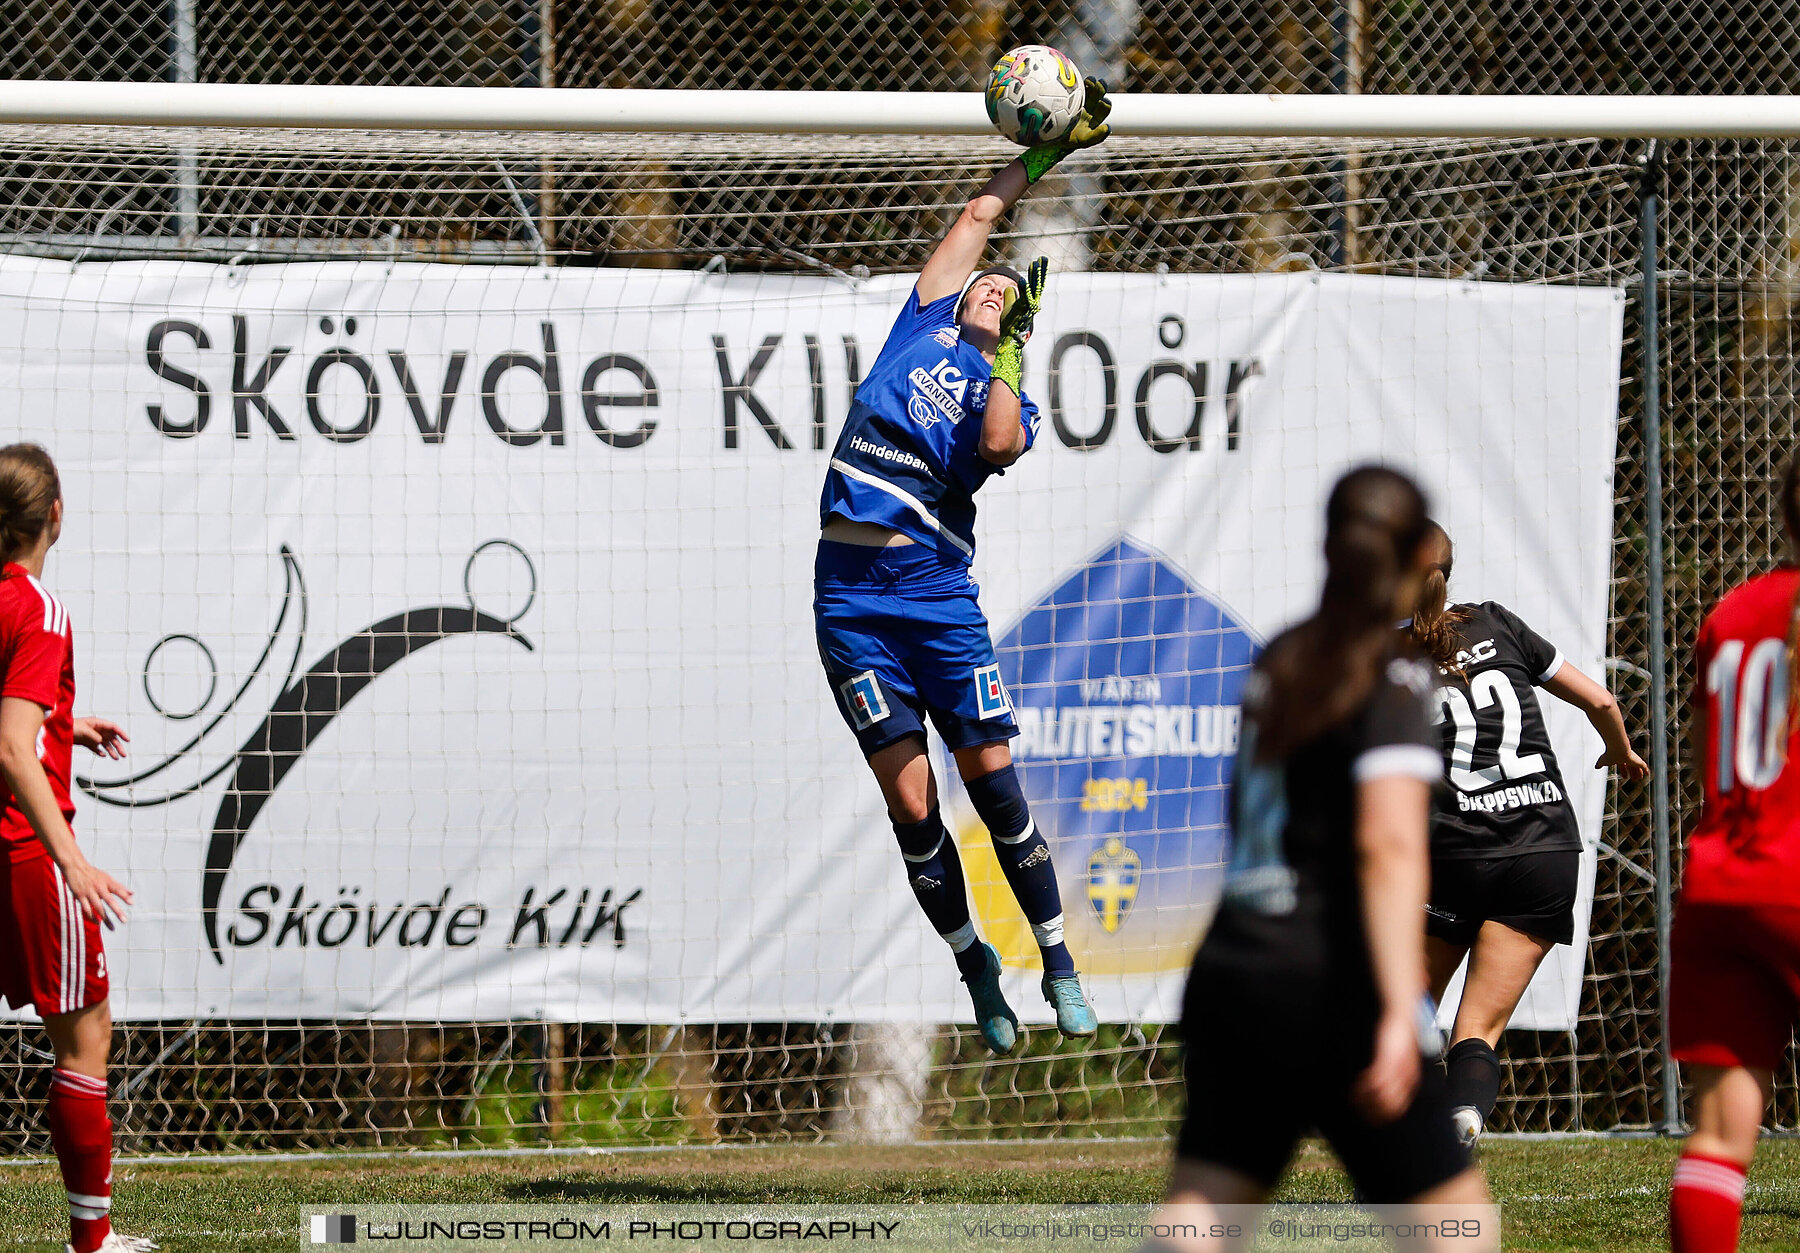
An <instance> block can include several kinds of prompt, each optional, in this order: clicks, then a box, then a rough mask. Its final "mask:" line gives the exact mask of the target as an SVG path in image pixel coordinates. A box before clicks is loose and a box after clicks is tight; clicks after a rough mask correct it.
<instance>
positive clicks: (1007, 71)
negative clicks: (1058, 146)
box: [984, 44, 1087, 148]
mask: <svg viewBox="0 0 1800 1253" xmlns="http://www.w3.org/2000/svg"><path fill="white" fill-rule="evenodd" d="M984 94H985V96H986V98H987V111H988V118H989V119H990V120H991V121H992V122H993V123H994V125H995V126H997V127H999V128H1000V133H1001V134H1002V135H1005V136H1006V137H1007V138H1008V139H1010V140H1012V141H1013V142H1014V143H1015V144H1020V145H1022V146H1024V147H1026V148H1029V147H1031V146H1032V145H1033V144H1041V143H1045V142H1047V141H1049V140H1052V139H1061V138H1062V137H1063V136H1064V135H1067V134H1068V133H1069V131H1070V130H1072V129H1073V128H1074V126H1075V120H1076V119H1077V118H1079V117H1080V116H1081V109H1082V106H1083V105H1084V104H1086V103H1087V90H1086V88H1084V87H1083V86H1082V82H1081V71H1080V70H1079V69H1077V68H1075V62H1073V61H1071V60H1069V58H1068V57H1066V56H1064V55H1063V54H1062V53H1060V52H1058V51H1057V50H1056V49H1055V48H1047V47H1045V46H1044V45H1043V44H1026V45H1024V46H1023V47H1020V48H1014V49H1013V50H1012V51H1011V52H1009V53H1007V54H1006V55H1005V56H1003V57H1001V58H1000V59H999V60H998V61H996V62H994V72H993V73H991V74H989V75H988V81H987V91H986V92H985V93H984Z"/></svg>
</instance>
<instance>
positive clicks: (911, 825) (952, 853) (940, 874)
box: [894, 808, 987, 976]
mask: <svg viewBox="0 0 1800 1253" xmlns="http://www.w3.org/2000/svg"><path fill="white" fill-rule="evenodd" d="M894 838H895V839H897V840H899V841H900V855H901V856H902V857H904V858H905V859H906V882H907V886H909V887H911V888H912V891H913V898H914V899H915V900H917V901H918V902H919V908H920V909H922V910H924V911H925V916H926V917H927V918H929V919H930V920H931V926H932V929H933V930H935V931H936V932H937V933H938V934H939V935H941V936H943V937H944V942H945V943H946V944H948V945H949V946H950V951H951V952H953V953H954V954H956V968H957V969H958V970H960V971H962V973H963V974H964V975H966V976H974V975H978V974H980V973H981V972H982V971H984V970H986V969H987V951H986V950H985V949H984V948H982V946H981V940H980V938H979V937H978V936H977V935H976V934H975V924H974V923H973V922H971V921H970V920H969V893H968V889H967V888H966V887H964V886H963V869H962V858H961V857H959V856H957V853H956V841H955V840H952V839H951V838H950V832H949V831H947V830H945V829H944V820H943V818H942V816H941V815H940V814H939V812H938V810H936V809H935V808H934V809H933V810H932V811H931V812H930V813H928V814H926V815H925V817H924V818H923V819H922V820H920V821H918V822H896V823H894Z"/></svg>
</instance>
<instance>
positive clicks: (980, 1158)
mask: <svg viewBox="0 0 1800 1253" xmlns="http://www.w3.org/2000/svg"><path fill="white" fill-rule="evenodd" d="M1676 1151H1677V1144H1676V1143H1675V1142H1673V1141H1662V1140H1592V1139H1582V1140H1560V1141H1548V1142H1520V1141H1491V1142H1489V1144H1488V1145H1487V1146H1485V1147H1484V1149H1483V1150H1482V1155H1481V1156H1482V1162H1483V1165H1484V1166H1485V1167H1486V1169H1487V1172H1488V1178H1489V1181H1490V1183H1491V1184H1492V1186H1493V1189H1494V1192H1495V1195H1496V1197H1497V1199H1498V1200H1499V1202H1500V1205H1501V1211H1502V1223H1503V1229H1504V1232H1505V1245H1506V1247H1507V1248H1508V1249H1520V1250H1569V1251H1571V1253H1575V1251H1580V1253H1591V1251H1593V1250H1606V1251H1607V1253H1612V1251H1615V1250H1616V1251H1617V1253H1638V1251H1640V1250H1642V1251H1645V1253H1648V1251H1649V1250H1661V1249H1666V1248H1667V1247H1668V1240H1667V1234H1666V1230H1665V1222H1664V1211H1665V1205H1666V1198H1667V1195H1668V1180H1669V1169H1670V1166H1671V1164H1672V1162H1673V1159H1674V1156H1675V1153H1676ZM1167 1154H1168V1149H1167V1147H1166V1145H1163V1144H1160V1143H1110V1144H1109V1143H1104V1142H1089V1143H1081V1142H1070V1141H1060V1142H1040V1143H1021V1142H1018V1141H1012V1142H1008V1143H1004V1144H991V1145H977V1144H967V1143H962V1144H948V1143H947V1144H941V1145H924V1146H919V1147H913V1148H891V1149H888V1148H852V1147H845V1146H827V1145H812V1146H805V1147H792V1148H746V1149H724V1150H712V1151H706V1150H668V1151H657V1152H648V1153H610V1154H609V1153H602V1154H597V1155H593V1156H585V1155H584V1156H579V1157H563V1156H558V1157H549V1156H533V1157H517V1158H493V1157H479V1158H477V1157H464V1158H454V1157H431V1158H411V1159H408V1158H406V1157H394V1158H384V1159H380V1160H368V1159H347V1160H340V1161H305V1162H282V1161H280V1160H277V1159H272V1160H270V1161H267V1162H258V1163H253V1164H237V1163H234V1164H228V1165H218V1164H213V1163H210V1162H208V1161H207V1160H206V1159H204V1158H200V1159H192V1160H185V1161H183V1160H166V1161H157V1162H149V1163H145V1162H135V1163H130V1164H122V1165H121V1166H120V1167H119V1170H118V1176H119V1177H118V1181H117V1183H116V1184H115V1192H116V1197H117V1200H116V1202H115V1204H116V1210H115V1214H116V1216H117V1218H118V1221H119V1226H120V1229H121V1230H124V1231H126V1232H128V1233H133V1234H137V1233H141V1234H145V1235H150V1236H154V1237H155V1238H156V1239H157V1240H158V1241H160V1243H161V1244H162V1247H163V1248H164V1249H167V1250H170V1253H201V1251H202V1250H205V1251H207V1253H235V1251H237V1250H246V1251H247V1250H263V1249H291V1248H293V1247H294V1246H295V1241H296V1239H297V1238H298V1236H299V1234H300V1233H299V1230H298V1228H297V1226H296V1218H295V1211H296V1209H297V1207H299V1206H301V1205H308V1206H312V1205H317V1206H327V1205H329V1206H332V1207H333V1208H345V1207H350V1206H353V1205H354V1204H356V1203H358V1202H362V1203H372V1202H390V1203H398V1202H407V1201H413V1202H421V1203H440V1204H442V1203H457V1202H462V1203H470V1204H495V1203H500V1204H531V1203H546V1204H548V1203H556V1202H581V1203H588V1204H592V1203H602V1204H604V1203H609V1202H627V1201H671V1202H698V1203H705V1202H715V1201H716V1202H739V1203H755V1202H789V1203H823V1202H838V1203H854V1202H883V1203H887V1202H907V1201H939V1202H971V1203H1004V1202H1023V1203H1053V1202H1083V1201H1086V1202H1118V1203H1131V1202H1146V1201H1151V1200H1154V1199H1155V1198H1156V1197H1157V1196H1158V1195H1159V1192H1160V1189H1161V1186H1162V1180H1163V1171H1164V1169H1165V1167H1166V1164H1167ZM1349 1194H1350V1189H1349V1184H1348V1182H1347V1181H1346V1180H1345V1177H1344V1175H1343V1174H1342V1173H1341V1172H1340V1171H1339V1170H1338V1169H1337V1166H1336V1163H1335V1161H1334V1159H1332V1157H1331V1156H1330V1155H1329V1153H1327V1152H1326V1151H1325V1150H1323V1149H1322V1148H1319V1147H1315V1146H1308V1147H1307V1148H1306V1149H1305V1150H1304V1151H1303V1153H1302V1154H1301V1156H1300V1158H1299V1159H1298V1161H1297V1162H1296V1164H1295V1167H1294V1169H1293V1170H1292V1171H1290V1172H1289V1175H1288V1177H1287V1179H1286V1181H1285V1182H1284V1184H1283V1187H1282V1197H1283V1199H1288V1200H1296V1201H1343V1200H1347V1199H1348V1197H1349ZM64 1212H65V1210H64V1205H63V1197H62V1188H61V1185H60V1181H59V1180H58V1178H57V1175H56V1169H55V1167H54V1166H53V1165H47V1164H31V1165H19V1164H9V1163H6V1162H0V1248H10V1249H19V1250H25V1251H29V1253H39V1251H40V1250H41V1251H43V1253H57V1251H59V1250H61V1248H62V1231H63V1217H62V1216H63V1214H64ZM1742 1248H1743V1249H1744V1250H1746V1251H1747V1253H1749V1251H1754V1253H1777V1251H1778V1250H1779V1251H1782V1253H1794V1251H1795V1250H1800V1141H1796V1140H1771V1141H1765V1142H1764V1144H1763V1146H1762V1150H1761V1152H1760V1153H1759V1154H1758V1158H1757V1163H1756V1166H1755V1168H1754V1169H1753V1170H1752V1171H1751V1175H1750V1188H1749V1193H1748V1195H1747V1196H1746V1198H1745V1203H1744V1238H1743V1244H1742Z"/></svg>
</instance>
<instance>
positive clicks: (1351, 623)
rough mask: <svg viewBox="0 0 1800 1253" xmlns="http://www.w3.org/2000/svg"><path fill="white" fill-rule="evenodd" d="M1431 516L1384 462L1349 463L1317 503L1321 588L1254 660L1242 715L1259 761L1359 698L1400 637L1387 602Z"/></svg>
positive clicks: (1332, 722) (1324, 725) (1338, 718)
mask: <svg viewBox="0 0 1800 1253" xmlns="http://www.w3.org/2000/svg"><path fill="white" fill-rule="evenodd" d="M1429 525H1430V519H1429V518H1427V516H1426V508H1425V496H1424V493H1422V492H1421V491H1420V490H1419V489H1418V487H1417V485H1415V484H1414V483H1413V481H1412V480H1411V479H1409V478H1407V477H1406V476H1405V475H1403V474H1399V473H1397V472H1395V471H1393V470H1389V469H1387V468H1385V467H1383V466H1364V467H1362V468H1361V469H1357V470H1352V471H1350V473H1348V474H1346V475H1345V476H1344V477H1343V478H1341V479H1339V480H1338V482H1337V486H1336V487H1334V488H1332V491H1331V499H1330V500H1329V501H1328V502H1327V503H1326V506H1325V591H1324V593H1323V595H1321V596H1320V598H1319V609H1318V612H1317V613H1315V614H1314V615H1313V616H1312V617H1310V618H1308V619H1307V620H1306V621H1305V622H1302V623H1301V624H1300V625H1299V626H1297V627H1294V628H1293V629H1292V630H1290V631H1288V632H1286V633H1285V634H1283V635H1282V636H1281V638H1279V639H1278V640H1276V641H1275V642H1274V643H1273V644H1271V645H1270V646H1269V649H1268V651H1267V652H1265V653H1264V654H1263V656H1262V659H1261V660H1260V661H1259V662H1258V663H1257V668H1258V670H1259V671H1260V672H1261V680H1260V681H1259V682H1258V683H1256V684H1254V685H1253V690H1254V691H1255V692H1256V697H1255V699H1254V700H1253V701H1252V702H1251V703H1252V706H1253V707H1252V708H1251V710H1250V713H1251V715H1252V716H1253V717H1254V718H1255V720H1256V755H1257V757H1258V758H1260V759H1262V760H1265V761H1268V760H1274V759H1278V758H1282V757H1286V756H1287V755H1288V754H1289V753H1291V752H1292V751H1293V750H1294V749H1296V748H1298V747H1299V746H1300V745H1302V744H1305V743H1306V742H1307V741H1309V740H1311V739H1313V738H1314V737H1315V736H1318V735H1319V734H1321V733H1322V732H1324V731H1327V730H1329V729H1330V728H1331V727H1333V726H1336V725H1337V724H1338V723H1339V722H1342V721H1343V720H1344V719H1345V718H1347V717H1349V716H1350V715H1351V714H1352V713H1354V712H1355V711H1356V708H1357V707H1358V706H1359V705H1360V704H1362V702H1363V701H1364V700H1366V699H1367V698H1368V695H1369V693H1370V692H1371V691H1373V690H1374V687H1375V683H1376V681H1377V679H1378V678H1379V677H1380V675H1381V671H1382V668H1383V666H1385V665H1386V663H1387V662H1388V660H1389V659H1390V658H1392V657H1393V656H1394V654H1395V651H1396V649H1397V648H1399V647H1400V646H1401V645H1402V640H1403V637H1402V636H1401V635H1400V634H1399V633H1398V632H1397V631H1395V629H1394V617H1395V613H1394V610H1395V606H1396V603H1397V602H1398V600H1399V597H1400V593H1401V591H1402V589H1403V588H1404V586H1405V580H1406V577H1407V575H1408V573H1409V572H1410V571H1411V570H1412V568H1413V563H1414V561H1416V560H1417V557H1418V552H1419V545H1420V543H1421V542H1423V540H1424V539H1425V536H1426V528H1427V527H1428V526H1429Z"/></svg>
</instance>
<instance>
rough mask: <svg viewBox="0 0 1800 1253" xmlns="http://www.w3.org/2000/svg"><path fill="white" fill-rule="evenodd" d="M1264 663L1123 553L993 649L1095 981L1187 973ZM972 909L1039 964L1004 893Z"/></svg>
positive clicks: (1134, 546)
mask: <svg viewBox="0 0 1800 1253" xmlns="http://www.w3.org/2000/svg"><path fill="white" fill-rule="evenodd" d="M1259 648H1260V645H1259V643H1258V641H1257V640H1256V638H1255V637H1254V636H1253V635H1252V634H1251V632H1250V631H1249V629H1248V628H1247V627H1246V626H1245V625H1244V624H1243V623H1242V621H1240V620H1239V619H1238V618H1237V617H1236V616H1235V615H1234V614H1233V613H1232V612H1231V611H1230V610H1229V609H1228V608H1227V607H1226V606H1224V605H1222V604H1221V603H1219V601H1217V600H1216V599H1214V598H1213V597H1212V596H1210V595H1208V594H1207V593H1206V592H1205V591H1204V590H1203V589H1201V588H1200V587H1199V586H1197V585H1196V584H1195V583H1194V582H1193V581H1192V580H1191V579H1189V578H1188V577H1187V575H1186V574H1184V573H1183V572H1182V571H1181V570H1180V569H1179V568H1178V567H1177V566H1175V565H1174V563H1172V562H1171V561H1169V559H1168V558H1166V557H1164V556H1163V555H1162V554H1160V553H1158V552H1156V551H1154V550H1153V549H1151V548H1149V547H1148V546H1146V545H1144V544H1141V543H1139V542H1138V541H1136V540H1134V539H1131V538H1129V537H1123V538H1121V539H1119V540H1118V542H1116V543H1114V544H1113V545H1111V546H1110V547H1108V548H1107V549H1106V550H1105V551H1104V552H1101V553H1100V554H1099V555H1097V556H1096V557H1094V558H1093V559H1092V560H1090V561H1089V562H1087V563H1086V564H1084V565H1083V566H1082V567H1081V568H1080V569H1078V570H1076V571H1074V572H1073V573H1071V574H1070V575H1069V576H1068V577H1067V578H1065V579H1064V580H1063V581H1062V582H1061V583H1060V584H1059V585H1058V586H1057V587H1055V588H1054V589H1053V590H1052V591H1051V592H1050V593H1049V594H1048V595H1047V596H1045V597H1044V599H1043V600H1042V601H1040V602H1039V603H1038V604H1037V605H1035V606H1033V607H1032V608H1030V609H1028V610H1027V611H1026V612H1025V614H1024V616H1023V617H1022V618H1020V620H1019V621H1018V623H1017V624H1016V625H1015V626H1014V627H1013V628H1012V629H1011V630H1010V631H1008V632H1007V633H1006V634H1005V635H1004V636H1003V637H1002V638H1001V639H1000V640H999V641H998V649H997V651H998V654H999V660H1000V677H1001V680H1002V681H1003V683H1004V684H1005V687H1006V691H1007V694H1008V695H1009V696H1010V697H1011V698H1012V703H1013V708H1014V711H1015V714H1016V716H1017V717H1018V720H1019V736H1018V738H1016V739H1015V740H1014V741H1013V745H1012V747H1013V759H1014V761H1015V762H1016V763H1017V766H1018V770H1019V775H1020V778H1021V780H1022V781H1023V784H1024V787H1025V793H1026V795H1027V797H1029V799H1030V801H1031V809H1032V814H1033V816H1034V817H1035V818H1036V819H1037V823H1038V826H1039V828H1040V829H1041V830H1043V831H1044V833H1045V835H1046V836H1047V837H1048V839H1049V841H1050V845H1051V849H1052V851H1053V853H1054V855H1055V858H1056V866H1057V873H1058V875H1059V878H1060V882H1061V887H1062V896H1063V912H1064V916H1065V920H1066V928H1067V935H1068V939H1069V944H1070V947H1071V949H1072V950H1074V952H1075V955H1076V958H1077V960H1078V961H1079V962H1080V963H1081V965H1082V968H1083V969H1084V970H1087V971H1090V972H1092V973H1095V974H1108V973H1112V974H1124V973H1143V972H1153V971H1159V970H1173V969H1179V968H1182V967H1184V966H1185V965H1186V964H1187V962H1188V960H1189V958H1190V957H1191V956H1192V954H1193V946H1194V944H1195V942H1196V941H1197V940H1198V938H1199V936H1200V934H1201V931H1202V930H1203V928H1204V927H1205V925H1206V922H1207V921H1208V920H1209V919H1210V918H1211V916H1212V912H1213V909H1214V906H1215V903H1216V901H1217V899H1218V892H1219V884H1220V881H1221V879H1222V876H1223V870H1224V864H1225V861H1226V850H1227V847H1228V832H1227V827H1226V824H1227V815H1228V807H1227V791H1228V788H1229V784H1230V779H1231V766H1232V760H1233V758H1234V756H1235V754H1236V752H1237V742H1238V726H1239V705H1240V698H1241V693H1242V691H1243V685H1244V680H1245V678H1246V677H1247V675H1248V674H1249V669H1250V665H1251V663H1252V661H1254V660H1255V657H1256V654H1257V652H1258V650H1259ZM982 842H985V840H983V841H982ZM975 845H976V842H975V841H970V842H968V843H967V844H965V848H966V849H968V850H969V851H970V852H974V851H975ZM979 877H980V876H978V875H972V876H971V878H972V880H973V879H978V878H979ZM975 895H976V901H977V904H978V905H979V906H981V907H982V912H983V914H984V915H985V916H986V918H985V920H986V921H987V923H988V924H989V925H988V931H989V933H990V935H992V936H993V937H994V939H995V941H996V943H997V944H1001V947H1002V951H1003V952H1004V953H1005V954H1006V956H1007V957H1008V958H1009V959H1011V960H1013V961H1016V962H1019V963H1021V964H1030V963H1033V962H1035V959H1036V953H1035V950H1034V949H1033V948H1032V947H1031V945H1030V942H1029V941H1030V935H1029V932H1028V931H1027V932H1023V933H1022V934H1021V930H1022V929H1021V928H1020V927H1017V926H1012V925H1008V924H1009V921H1010V919H1011V916H1012V915H1013V914H1015V913H1016V912H1017V911H1016V907H1015V906H1013V904H1012V902H1011V900H1010V898H1009V894H1007V893H1006V891H1005V888H1004V885H1003V884H1002V885H998V889H997V890H994V891H987V892H984V891H981V890H980V889H979V887H978V888H977V891H976V894H975ZM1019 921H1020V922H1022V919H1021V920H1019ZM1002 941H1005V943H1002Z"/></svg>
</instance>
